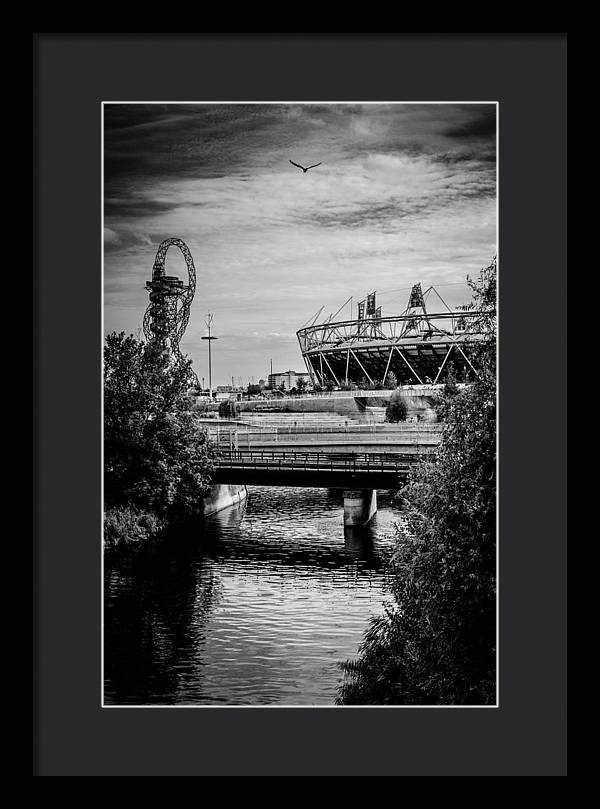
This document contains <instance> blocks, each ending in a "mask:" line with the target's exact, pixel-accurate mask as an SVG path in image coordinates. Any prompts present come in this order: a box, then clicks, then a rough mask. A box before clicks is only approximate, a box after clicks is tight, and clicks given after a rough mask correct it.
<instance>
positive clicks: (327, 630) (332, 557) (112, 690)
mask: <svg viewBox="0 0 600 809" xmlns="http://www.w3.org/2000/svg"><path fill="white" fill-rule="evenodd" d="M378 498H379V511H378V513H377V515H376V517H375V518H374V520H373V521H372V523H370V524H369V526H366V527H363V528H344V526H343V520H342V513H343V501H342V495H341V492H339V491H337V490H323V489H283V488H282V489H275V488H268V489H267V488H260V487H256V488H252V489H250V493H249V498H248V500H247V501H245V502H243V503H241V504H239V505H237V506H235V507H233V508H231V509H227V510H225V511H222V512H220V513H218V514H216V515H213V516H212V517H210V518H207V519H206V521H205V525H204V528H203V530H200V528H198V529H197V530H196V531H188V532H187V533H186V534H185V535H183V536H174V537H173V539H172V541H170V542H168V543H165V544H164V545H163V546H162V547H161V548H160V549H159V551H158V552H156V553H155V554H153V555H151V556H149V557H147V558H144V559H139V560H137V561H136V562H135V563H134V564H132V565H130V566H128V567H124V566H123V565H119V566H118V567H110V566H107V570H106V589H105V594H106V606H105V675H106V687H105V701H106V703H107V704H231V705H259V704H286V705H327V704H329V705H331V704H332V703H333V700H334V698H335V689H336V685H337V684H338V683H339V681H340V671H339V668H338V666H337V663H338V661H340V660H343V659H345V658H347V657H352V656H354V655H355V654H356V651H357V646H358V644H359V643H360V641H361V638H362V633H363V631H364V630H365V628H366V626H367V623H368V619H369V617H370V616H371V615H373V614H377V613H379V612H380V611H381V608H382V600H383V598H384V597H385V593H384V566H385V563H386V561H387V560H388V559H389V557H390V554H391V550H392V542H393V537H394V522H396V521H397V520H398V519H399V513H398V512H397V510H396V509H395V508H394V505H393V503H392V502H391V498H390V496H389V495H388V494H387V493H385V492H379V493H378Z"/></svg>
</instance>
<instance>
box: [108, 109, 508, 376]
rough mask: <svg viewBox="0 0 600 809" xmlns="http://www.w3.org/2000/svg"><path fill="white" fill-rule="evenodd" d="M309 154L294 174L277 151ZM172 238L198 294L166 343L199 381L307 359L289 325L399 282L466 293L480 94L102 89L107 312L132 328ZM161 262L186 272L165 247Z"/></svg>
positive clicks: (486, 232)
mask: <svg viewBox="0 0 600 809" xmlns="http://www.w3.org/2000/svg"><path fill="white" fill-rule="evenodd" d="M289 160H293V161H294V162H296V163H300V164H302V165H304V166H308V165H311V164H313V163H319V162H321V163H322V165H320V166H318V167H317V168H314V169H311V170H310V171H308V172H307V173H303V172H302V171H301V170H300V169H297V168H295V167H294V166H292V165H291V164H290V163H289ZM168 237H178V238H181V239H183V240H184V241H185V242H186V244H187V245H188V247H189V249H190V251H191V253H192V256H193V258H194V264H195V267H196V274H197V283H196V294H195V298H194V301H193V303H192V307H191V316H190V321H189V324H188V328H187V331H186V333H185V335H184V337H183V339H182V341H181V346H180V347H181V351H182V353H184V354H187V355H188V356H189V357H191V358H192V360H193V364H194V369H195V370H196V373H197V375H198V377H199V378H200V379H202V378H203V377H204V378H205V383H206V384H207V385H208V358H207V345H208V343H207V342H206V341H204V342H203V341H202V340H201V337H202V336H203V335H206V334H207V329H206V325H205V320H206V315H207V313H209V312H210V313H212V314H213V316H214V321H213V334H214V335H215V336H217V337H218V338H219V339H218V340H217V341H215V342H213V344H212V352H213V357H212V359H213V363H212V365H213V385H218V384H230V383H231V380H232V377H233V378H234V381H235V383H236V384H239V383H240V382H241V384H244V385H246V384H248V382H249V381H250V382H251V381H255V382H258V380H259V379H260V378H266V376H267V374H268V372H269V370H270V362H271V359H272V361H273V370H274V371H275V372H280V371H285V370H288V369H292V370H298V371H300V370H305V368H304V364H303V361H302V356H301V353H300V350H299V347H298V341H297V338H296V331H297V330H298V329H299V328H301V327H302V326H303V325H304V324H305V323H306V322H307V321H309V320H310V319H311V318H312V316H313V315H314V314H316V312H317V311H318V310H319V309H320V307H321V306H323V307H324V308H323V310H322V314H321V316H320V318H319V319H318V322H321V321H323V320H325V319H326V318H327V317H328V316H329V315H330V314H332V313H334V312H336V310H337V309H338V308H339V307H340V306H342V304H343V303H344V301H346V300H347V298H349V297H350V296H353V301H352V304H348V305H347V306H346V308H345V309H344V310H343V311H342V312H341V313H340V315H339V316H338V318H337V319H346V318H348V317H349V316H350V314H351V311H350V306H351V305H352V307H353V309H352V314H353V316H356V302H357V301H359V300H363V299H364V298H365V296H366V294H367V293H369V292H372V291H373V290H376V291H377V305H378V306H379V305H380V306H381V307H382V310H383V312H382V313H383V316H391V315H394V314H400V313H401V311H402V310H403V309H404V308H405V306H406V303H407V298H408V294H409V291H410V287H411V286H412V284H414V283H417V282H419V281H420V282H421V284H422V286H423V289H424V290H425V289H426V288H427V287H429V286H430V285H432V284H433V285H434V286H435V287H436V288H437V289H438V291H439V292H440V294H441V295H442V296H443V298H444V299H445V300H446V301H447V303H448V304H449V305H450V306H453V305H456V304H460V303H466V302H467V301H468V300H469V290H468V287H467V286H466V284H465V279H466V276H467V275H471V276H472V275H476V274H477V273H478V271H479V270H480V269H481V268H482V267H484V266H486V265H487V264H489V263H490V261H491V259H492V258H493V256H494V255H495V253H496V107H495V105H494V104H301V105H300V104H298V105H295V104H272V105H271V104H256V105H249V104H185V105H178V104H106V105H105V106H104V329H105V332H106V333H108V332H112V331H125V332H127V333H132V334H134V335H136V336H139V337H140V338H141V337H143V333H142V321H143V316H144V311H145V309H146V306H147V303H148V298H147V292H146V291H145V289H144V285H145V283H146V281H147V280H148V279H149V278H151V275H152V265H153V263H154V256H155V254H156V250H157V248H158V246H159V244H160V242H161V241H162V240H163V239H165V238H168ZM166 272H167V274H168V275H177V276H179V277H180V278H182V279H183V280H187V269H186V265H185V261H184V259H183V257H182V256H181V254H180V252H179V251H178V250H177V248H174V247H172V248H171V249H170V250H169V252H168V254H167V259H166Z"/></svg>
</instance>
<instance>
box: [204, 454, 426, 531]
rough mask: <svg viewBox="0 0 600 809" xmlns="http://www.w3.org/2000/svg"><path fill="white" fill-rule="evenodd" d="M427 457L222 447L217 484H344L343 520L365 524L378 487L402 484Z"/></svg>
mask: <svg viewBox="0 0 600 809" xmlns="http://www.w3.org/2000/svg"><path fill="white" fill-rule="evenodd" d="M427 454H428V455H429V456H430V457H431V454H430V453H427ZM424 457H425V456H424V455H423V454H420V453H419V454H418V453H415V452H410V453H408V452H393V453H392V452H379V453H369V452H367V453H359V452H299V451H295V450H290V449H287V448H286V449H278V450H275V449H264V448H258V447H257V448H252V449H237V450H236V449H230V450H221V451H220V459H219V465H218V467H217V469H216V470H215V472H214V473H213V483H215V484H238V485H252V486H300V487H314V486H316V487H323V488H334V489H335V488H340V489H344V523H345V524H346V525H364V524H365V523H367V522H369V520H370V519H371V517H372V516H373V515H374V514H375V512H376V510H377V494H376V491H377V489H399V488H400V487H401V486H402V485H403V484H404V483H405V482H406V480H407V478H408V474H409V472H410V469H411V467H414V465H415V464H416V463H419V462H420V461H421V460H423V458H424Z"/></svg>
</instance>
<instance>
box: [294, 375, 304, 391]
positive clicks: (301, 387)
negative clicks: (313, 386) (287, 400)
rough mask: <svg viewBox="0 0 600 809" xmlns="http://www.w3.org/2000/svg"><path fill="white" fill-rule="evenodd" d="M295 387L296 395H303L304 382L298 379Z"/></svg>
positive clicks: (300, 378)
mask: <svg viewBox="0 0 600 809" xmlns="http://www.w3.org/2000/svg"><path fill="white" fill-rule="evenodd" d="M296 387H297V388H298V393H304V391H305V390H306V380H305V379H302V377H299V378H298V381H297V382H296Z"/></svg>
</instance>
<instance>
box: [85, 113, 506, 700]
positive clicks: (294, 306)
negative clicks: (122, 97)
mask: <svg viewBox="0 0 600 809" xmlns="http://www.w3.org/2000/svg"><path fill="white" fill-rule="evenodd" d="M501 110H502V105H501V104H500V105H499V104H498V103H497V102H496V101H495V100H493V99H492V100H486V99H482V100H481V101H477V102H475V101H469V102H464V101H461V100H457V101H444V102H431V101H424V102H422V103H419V102H415V101H411V102H400V101H394V102H389V103H384V102H364V101H356V102H337V101H331V102H328V103H325V102H311V101H310V100H307V101H306V102H293V103H292V102H285V101H282V102H268V103H267V102H260V101H257V102H254V103H248V102H240V103H234V102H232V101H224V102H219V103H217V102H202V101H198V102H193V101H190V102H185V103H176V102H161V101H156V102H152V103H149V102H138V101H135V100H131V101H114V102H113V101H110V100H106V101H104V102H103V103H102V154H101V162H102V223H101V224H102V231H103V253H102V341H103V344H102V357H101V359H100V363H101V366H102V475H103V484H102V511H103V521H102V537H101V542H102V547H101V558H102V571H101V578H102V627H101V630H102V650H101V652H102V655H101V656H102V660H101V666H102V672H101V680H102V700H101V703H102V706H103V707H104V708H140V707H177V708H181V707H213V708H228V707H244V708H256V707H284V706H285V707H315V708H330V709H334V710H338V709H339V710H343V709H345V708H358V707H364V706H371V707H381V708H384V707H392V706H395V707H406V708H409V707H410V708H418V707H426V706H427V707H436V708H454V707H488V708H497V707H498V705H499V699H498V694H499V677H498V661H499V648H498V647H499V644H498V637H499V598H500V596H501V588H500V587H499V581H498V575H497V574H498V515H497V495H498V491H497V472H498V453H497V395H498V384H497V364H498V359H499V357H498V350H497V309H498V306H497V301H498V294H497V293H498V286H499V285H501V284H502V261H501V258H502V257H501V255H499V253H498V246H497V245H498V181H497V177H498V174H497V168H498V118H499V113H501Z"/></svg>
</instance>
